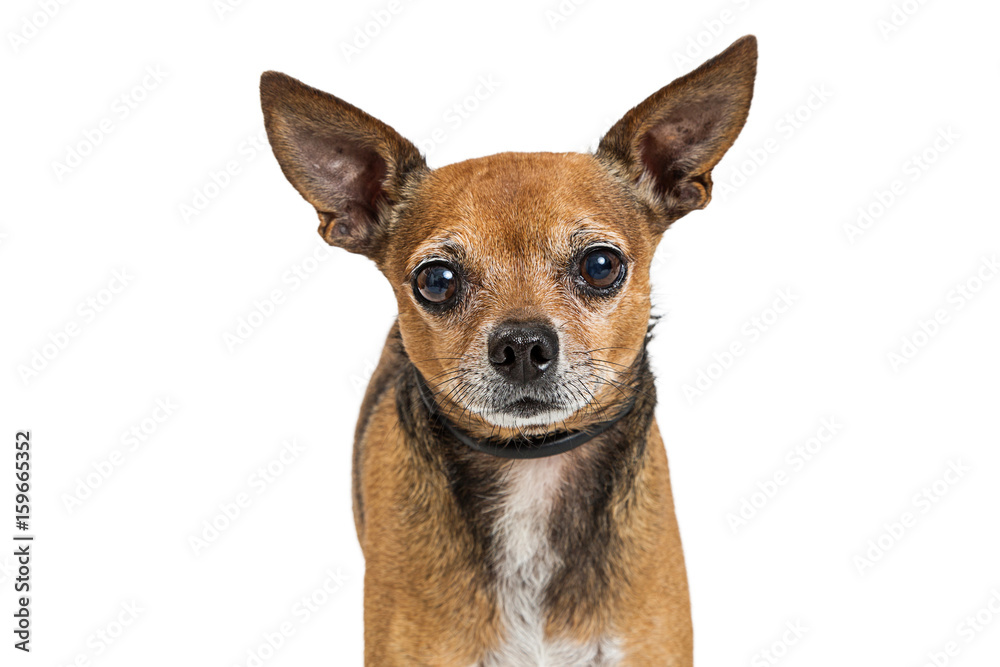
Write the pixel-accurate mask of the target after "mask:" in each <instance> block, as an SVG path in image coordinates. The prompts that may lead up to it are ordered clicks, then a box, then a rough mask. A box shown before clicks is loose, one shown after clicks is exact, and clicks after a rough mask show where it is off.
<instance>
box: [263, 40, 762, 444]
mask: <svg viewBox="0 0 1000 667" xmlns="http://www.w3.org/2000/svg"><path fill="white" fill-rule="evenodd" d="M755 66H756V43H755V40H754V39H753V38H752V37H745V38H743V39H741V40H740V41H738V42H736V43H735V44H734V45H733V46H731V47H730V48H729V49H728V50H726V51H725V52H724V53H723V54H721V55H719V56H717V57H716V58H714V59H713V60H711V61H709V62H708V63H706V64H705V65H703V66H702V67H700V68H699V69H697V70H695V71H694V72H692V73H691V74H688V75H686V76H684V77H682V78H680V79H678V80H676V81H674V82H673V83H671V84H670V85H668V86H666V87H665V88H663V89H661V90H660V91H658V92H657V93H654V94H653V95H652V96H651V97H649V98H648V99H646V100H645V101H644V102H642V103H641V104H640V105H638V106H637V107H635V108H633V109H632V110H631V111H629V112H628V113H627V114H626V115H625V116H624V117H623V118H622V119H621V120H620V121H619V122H618V123H616V124H615V126H614V127H612V129H611V130H610V131H609V132H608V133H607V135H605V137H604V138H603V139H602V140H601V143H600V145H599V147H598V150H597V151H596V153H595V154H593V155H587V154H578V153H501V154H498V155H493V156H489V157H485V158H479V159H474V160H468V161H465V162H461V163H458V164H453V165H449V166H446V167H441V168H439V169H435V170H431V169H429V168H428V167H427V166H426V164H425V163H424V161H423V158H422V157H421V156H420V155H419V152H418V151H417V150H416V148H415V147H414V146H413V144H411V143H410V142H408V141H407V140H405V139H403V138H402V137H400V136H399V135H398V134H397V133H396V132H395V131H393V130H392V129H391V128H389V127H388V126H386V125H384V124H383V123H381V122H380V121H378V120H376V119H374V118H372V117H371V116H368V115H367V114H365V113H364V112H362V111H360V110H358V109H356V108H355V107H352V106H351V105H349V104H347V103H346V102H343V101H342V100H339V99H337V98H336V97H333V96H331V95H328V94H326V93H322V92H320V91H318V90H315V89H313V88H310V87H308V86H305V85H304V84H302V83H300V82H298V81H296V80H295V79H292V78H290V77H287V76H285V75H283V74H278V73H274V72H268V73H265V74H264V76H263V77H262V79H261V96H262V104H263V108H264V116H265V124H266V127H267V132H268V137H269V139H270V141H271V145H272V147H273V149H274V152H275V155H276V157H277V158H278V161H279V163H280V165H281V167H282V170H283V171H284V173H285V175H286V176H287V177H288V179H289V180H290V181H291V183H292V184H293V185H294V186H295V187H296V189H298V191H299V192H300V193H301V194H302V195H303V196H304V197H305V198H306V200H308V201H309V202H310V203H311V204H313V206H314V207H315V208H316V210H317V212H318V214H319V217H320V222H321V224H320V234H321V235H322V236H323V237H324V239H326V240H327V242H329V243H331V244H332V245H338V246H341V247H344V248H346V249H348V250H351V251H353V252H359V253H361V254H365V255H367V256H369V257H371V258H372V259H373V260H374V261H375V262H376V264H377V265H378V267H379V269H380V270H381V271H382V272H383V274H384V275H385V276H386V277H387V278H388V279H389V282H390V284H391V285H392V287H393V290H394V291H395V295H396V299H397V301H398V304H399V325H400V332H401V335H402V337H403V342H404V346H405V348H406V350H407V353H408V355H409V357H410V359H411V361H412V362H413V363H414V364H415V365H416V367H417V369H418V370H419V371H420V373H421V375H422V376H423V378H424V379H425V380H426V382H427V384H428V386H429V387H430V388H431V390H432V391H433V393H434V394H435V396H436V397H437V400H438V403H439V407H441V409H442V410H443V411H444V412H445V413H446V414H447V415H448V416H449V417H450V418H451V419H452V420H453V421H454V422H456V423H458V424H460V425H462V426H463V427H464V428H466V429H468V430H470V431H471V432H473V433H481V434H484V435H489V434H493V435H501V436H503V435H509V434H510V433H514V432H522V433H528V434H532V433H540V432H545V431H549V430H554V429H561V428H578V427H580V426H582V425H585V424H586V423H587V422H588V420H589V421H593V420H594V419H604V418H607V417H609V416H611V415H612V414H614V411H615V408H616V407H617V406H618V405H620V404H621V403H622V402H623V400H626V399H627V398H629V391H630V387H629V380H630V370H631V368H632V367H633V364H634V362H635V361H636V358H637V356H638V355H640V354H641V353H642V349H643V343H644V339H645V336H646V333H647V328H648V320H649V313H650V301H649V298H650V286H649V265H650V261H651V259H652V256H653V252H654V250H655V248H656V244H657V242H658V241H659V239H660V236H661V235H662V233H663V231H664V230H665V229H666V228H667V226H669V225H670V224H671V223H672V222H673V221H675V220H677V219H678V218H680V217H681V216H683V215H685V214H686V213H688V212H690V211H692V210H694V209H697V208H702V207H704V206H705V205H706V204H707V203H708V200H709V198H710V196H711V185H712V182H711V170H712V168H713V167H714V166H715V164H716V163H717V162H718V161H719V159H721V157H722V155H723V154H724V153H725V152H726V150H728V148H729V147H730V146H731V145H732V142H733V141H734V140H735V138H736V136H737V135H738V134H739V131H740V130H741V129H742V127H743V123H744V121H745V120H746V116H747V112H748V110H749V105H750V98H751V96H752V91H753V80H754V73H755ZM609 413H610V414H609Z"/></svg>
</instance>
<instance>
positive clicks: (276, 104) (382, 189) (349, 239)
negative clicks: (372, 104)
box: [260, 72, 427, 261]
mask: <svg viewBox="0 0 1000 667" xmlns="http://www.w3.org/2000/svg"><path fill="white" fill-rule="evenodd" d="M260 102H261V107H262V108H263V110H264V126H265V128H266V129H267V138H268V140H269V141H270V142H271V149H272V150H273V151H274V156H275V157H276V158H277V159H278V163H279V164H280V165H281V171H282V172H284V174H285V177H286V178H287V179H288V180H289V181H290V182H291V184H292V185H294V186H295V189H296V190H298V191H299V194H301V195H302V196H303V197H305V199H306V201H308V202H309V203H310V204H312V205H313V206H314V207H315V208H316V212H317V213H318V214H319V219H320V226H319V233H320V236H322V237H323V238H324V239H325V240H326V242H327V243H329V244H330V245H335V246H340V247H342V248H346V249H347V250H350V251H351V252H356V253H360V254H362V255H366V256H368V257H371V258H372V259H375V260H376V261H378V257H379V255H380V252H381V249H382V247H383V242H384V240H385V236H386V233H387V231H388V230H387V220H386V217H387V213H388V210H389V208H390V207H391V205H392V204H393V203H395V202H397V201H399V200H400V198H401V197H402V196H403V194H404V192H405V190H406V188H407V187H409V186H410V185H411V184H412V182H413V181H415V180H416V178H418V177H419V176H420V175H421V174H422V173H423V172H424V171H426V169H427V165H426V163H425V162H424V159H423V157H422V156H421V155H420V151H418V150H417V148H416V146H414V145H413V144H412V143H410V142H409V141H407V140H406V139H404V138H403V137H401V136H400V135H399V134H398V133H397V132H396V131H395V130H393V129H392V128H391V127H389V126H388V125H386V124H385V123H383V122H381V121H380V120H378V119H376V118H373V117H371V116H369V115H368V114H366V113H365V112H364V111H361V110H360V109H358V108H356V107H354V106H352V105H350V104H348V103H347V102H344V101H343V100H341V99H338V98H337V97H334V96H333V95H330V94H328V93H324V92H323V91H321V90H317V89H315V88H312V87H310V86H307V85H305V84H304V83H302V82H301V81H298V80H296V79H293V78H292V77H290V76H288V75H285V74H282V73H280V72H264V74H263V75H262V76H261V77H260Z"/></svg>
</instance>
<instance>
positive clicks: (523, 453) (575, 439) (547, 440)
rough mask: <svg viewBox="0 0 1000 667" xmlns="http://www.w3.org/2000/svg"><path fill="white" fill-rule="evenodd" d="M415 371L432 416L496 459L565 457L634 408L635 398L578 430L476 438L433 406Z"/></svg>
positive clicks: (418, 385) (468, 443) (454, 433)
mask: <svg viewBox="0 0 1000 667" xmlns="http://www.w3.org/2000/svg"><path fill="white" fill-rule="evenodd" d="M413 371H414V374H415V375H416V376H417V387H418V389H419V391H420V398H421V399H423V402H424V406H425V407H426V408H427V411H428V412H429V413H430V415H431V417H433V418H435V419H437V421H438V422H439V423H440V424H441V425H442V426H443V427H444V429H445V430H446V431H448V433H450V434H451V435H452V437H454V438H455V439H456V440H458V441H459V442H461V443H462V444H463V445H465V446H467V447H469V448H471V449H474V450H476V451H477V452H482V453H484V454H492V455H493V456H497V457H499V458H502V459H540V458H544V457H546V456H555V455H556V454H563V453H565V452H568V451H570V450H572V449H576V448H577V447H579V446H580V445H583V444H585V443H588V442H590V441H591V440H593V439H594V438H596V437H597V436H599V435H600V434H602V433H604V432H605V431H607V430H608V429H609V428H611V427H612V426H614V425H615V424H617V423H618V422H619V421H620V420H621V419H622V418H623V417H624V416H625V415H627V414H628V413H629V412H631V411H632V407H633V406H634V405H635V397H633V398H632V399H630V400H629V402H628V403H627V404H626V405H625V407H624V408H623V409H622V410H621V411H620V412H619V413H618V414H617V415H615V416H614V417H612V418H611V419H608V420H607V421H602V422H598V423H596V424H591V425H590V426H588V427H586V428H584V429H581V430H579V431H565V432H562V433H558V432H557V433H546V434H545V435H539V436H531V437H527V436H524V437H520V438H511V439H509V440H499V439H495V438H490V439H480V438H474V437H472V436H471V435H469V434H468V433H465V432H464V431H462V430H461V429H459V428H458V427H457V426H455V425H454V424H452V423H451V421H450V420H448V418H447V417H445V416H444V415H443V414H441V412H440V411H439V410H438V407H437V405H436V404H435V403H434V398H433V396H431V390H430V388H429V387H428V386H427V383H426V382H425V381H424V378H423V376H422V375H421V374H420V371H418V370H417V369H416V368H414V369H413Z"/></svg>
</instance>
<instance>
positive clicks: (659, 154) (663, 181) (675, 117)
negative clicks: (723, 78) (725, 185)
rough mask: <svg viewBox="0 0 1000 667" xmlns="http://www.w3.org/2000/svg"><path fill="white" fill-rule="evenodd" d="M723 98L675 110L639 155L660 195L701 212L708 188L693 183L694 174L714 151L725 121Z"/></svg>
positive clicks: (659, 124)
mask: <svg viewBox="0 0 1000 667" xmlns="http://www.w3.org/2000/svg"><path fill="white" fill-rule="evenodd" d="M724 104H725V100H723V99H722V98H707V99H704V100H700V101H699V102H698V103H696V104H694V103H693V104H687V105H684V106H681V107H678V108H676V109H673V110H671V112H670V114H669V115H667V116H666V117H665V118H662V119H660V120H659V121H657V123H656V124H655V125H654V126H653V127H652V128H650V129H649V130H648V131H647V132H646V133H645V134H644V135H643V136H642V139H641V140H640V145H639V155H640V157H641V159H642V163H643V167H644V168H645V169H646V171H647V172H648V173H649V174H650V175H651V176H653V177H654V182H655V184H656V190H657V194H659V195H660V196H670V197H672V198H673V199H675V200H677V201H678V203H680V204H681V205H684V206H687V207H691V208H697V207H698V206H700V205H703V204H704V203H706V202H704V201H702V200H703V199H705V198H706V195H707V192H706V189H707V188H706V185H707V184H705V183H701V184H700V186H701V187H698V185H695V184H694V183H692V182H688V183H683V181H685V180H688V181H692V180H694V179H695V178H697V177H698V175H697V174H692V173H690V170H691V169H693V168H697V167H698V165H699V164H700V163H702V162H703V161H704V160H705V158H706V157H707V156H709V155H710V154H711V153H712V151H713V149H714V146H713V145H712V144H714V143H715V142H714V141H713V139H714V137H715V136H716V134H717V132H718V128H719V126H720V124H721V122H722V120H723V114H722V108H723V105H724Z"/></svg>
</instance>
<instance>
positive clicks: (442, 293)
mask: <svg viewBox="0 0 1000 667" xmlns="http://www.w3.org/2000/svg"><path fill="white" fill-rule="evenodd" d="M414 286H415V287H416V291H417V293H418V294H419V295H420V296H421V297H423V298H424V299H426V300H427V301H429V302H431V303H444V302H445V301H447V300H448V299H450V298H451V297H453V296H455V292H456V290H457V289H458V274H457V273H456V272H455V270H454V269H452V268H451V267H450V266H448V265H447V264H430V265H428V266H425V267H424V268H423V269H421V270H420V273H418V274H417V278H416V281H415V283H414Z"/></svg>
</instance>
